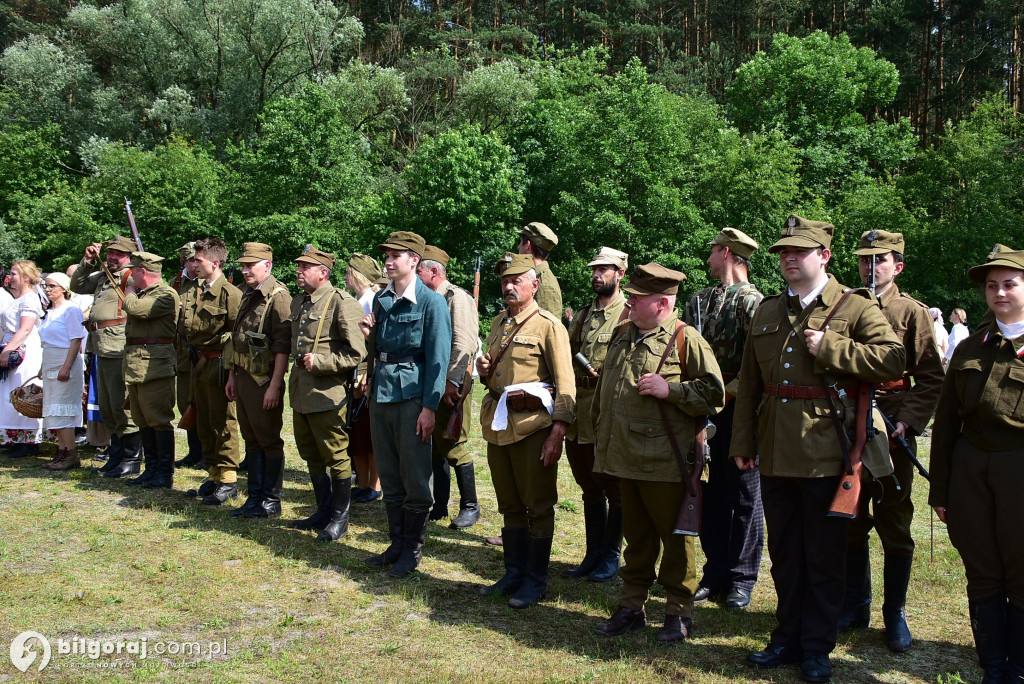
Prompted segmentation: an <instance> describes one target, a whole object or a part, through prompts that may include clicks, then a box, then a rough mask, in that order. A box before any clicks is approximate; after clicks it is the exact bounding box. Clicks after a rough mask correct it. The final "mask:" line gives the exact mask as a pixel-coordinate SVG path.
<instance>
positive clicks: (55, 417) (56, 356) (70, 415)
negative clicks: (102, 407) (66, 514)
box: [39, 273, 85, 470]
mask: <svg viewBox="0 0 1024 684" xmlns="http://www.w3.org/2000/svg"><path fill="white" fill-rule="evenodd" d="M43 287H44V288H45V289H46V298H47V299H49V300H50V308H49V310H48V311H47V312H46V318H44V319H43V322H42V323H41V324H40V326H39V339H40V341H41V342H42V346H43V367H42V369H41V370H40V371H39V376H40V377H41V378H42V379H43V423H44V425H45V426H46V428H47V429H49V430H53V431H54V432H56V433H57V445H58V446H57V455H56V457H54V459H53V461H52V462H51V463H47V464H46V467H47V468H49V469H50V470H70V469H72V468H77V467H78V466H79V465H80V462H79V459H78V452H77V451H75V428H78V427H81V426H82V390H83V389H84V388H85V372H84V367H83V364H82V355H81V353H80V352H81V350H82V340H83V338H85V326H84V325H83V322H84V320H85V318H84V317H83V315H82V310H81V309H80V308H79V307H77V306H76V305H74V304H72V303H71V302H70V301H68V297H69V295H70V293H71V279H70V278H68V277H67V276H66V275H64V274H63V273H51V274H50V275H48V276H46V280H45V282H44V284H43Z"/></svg>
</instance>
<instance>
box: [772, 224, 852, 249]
mask: <svg viewBox="0 0 1024 684" xmlns="http://www.w3.org/2000/svg"><path fill="white" fill-rule="evenodd" d="M835 230H836V229H835V226H833V225H832V224H831V223H825V222H824V221H810V220H808V219H805V218H801V217H800V216H797V215H796V214H790V215H789V218H788V219H787V220H786V227H785V228H783V229H782V235H781V236H780V237H779V239H778V241H776V243H775V244H774V245H772V246H771V247H769V248H768V251H769V252H771V253H772V254H776V253H778V252H781V251H782V248H783V247H798V248H800V249H811V248H814V247H824V248H825V249H829V248H830V247H831V245H832V234H833V233H835Z"/></svg>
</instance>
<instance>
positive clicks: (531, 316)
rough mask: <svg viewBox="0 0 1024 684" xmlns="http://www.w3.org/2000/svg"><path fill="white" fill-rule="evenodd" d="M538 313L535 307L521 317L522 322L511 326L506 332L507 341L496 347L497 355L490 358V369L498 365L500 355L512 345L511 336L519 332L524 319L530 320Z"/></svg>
mask: <svg viewBox="0 0 1024 684" xmlns="http://www.w3.org/2000/svg"><path fill="white" fill-rule="evenodd" d="M539 313H540V307H537V308H536V309H534V310H533V311H531V312H530V315H529V316H527V317H526V318H524V319H523V322H522V323H520V324H519V325H517V326H516V327H514V328H512V332H510V333H509V334H508V342H506V343H505V344H503V345H501V347H500V348H499V349H498V355H497V356H496V357H494V358H493V359H492V360H491V369H492V370H493V369H495V368H497V367H498V362H499V361H501V357H502V356H504V355H505V352H506V351H507V350H508V348H509V347H510V346H512V338H514V337H515V335H516V333H517V332H519V330H520V328H522V327H523V326H524V325H526V321H528V320H530V319H531V318H533V317H534V316H536V315H537V314H539Z"/></svg>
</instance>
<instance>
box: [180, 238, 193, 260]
mask: <svg viewBox="0 0 1024 684" xmlns="http://www.w3.org/2000/svg"><path fill="white" fill-rule="evenodd" d="M195 255H196V243H195V242H194V241H193V242H186V243H185V244H183V245H182V246H181V247H179V248H178V256H179V257H181V258H182V259H186V260H187V259H191V258H192V257H194V256H195Z"/></svg>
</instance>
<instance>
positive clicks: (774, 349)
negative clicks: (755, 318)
mask: <svg viewBox="0 0 1024 684" xmlns="http://www.w3.org/2000/svg"><path fill="white" fill-rule="evenodd" d="M786 324H787V325H788V324H789V321H786ZM781 325H782V320H780V319H776V320H769V321H759V322H758V323H757V324H756V325H755V326H753V327H752V328H751V329H750V336H751V338H753V339H752V340H751V344H753V345H754V355H755V356H756V357H757V361H758V363H768V362H771V361H773V360H774V361H778V358H779V345H780V344H781V342H779V341H777V340H775V339H774V337H775V336H776V335H778V333H779V327H780V326H781Z"/></svg>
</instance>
